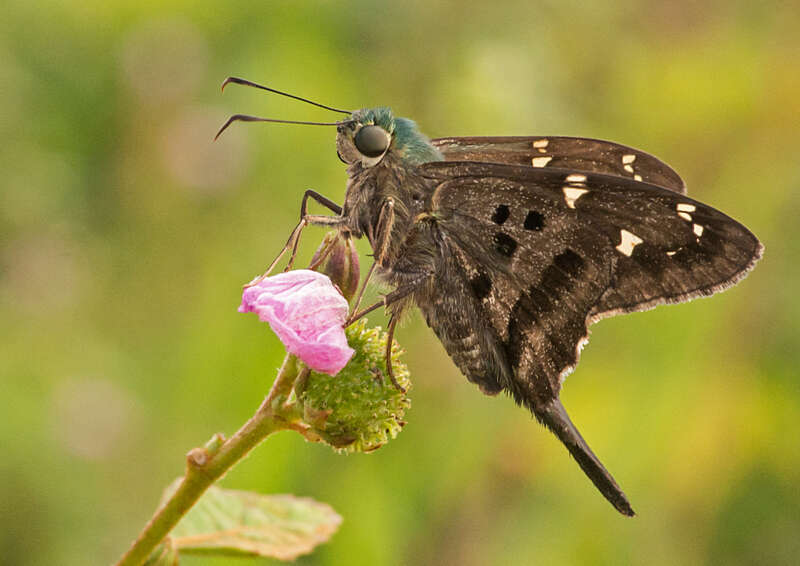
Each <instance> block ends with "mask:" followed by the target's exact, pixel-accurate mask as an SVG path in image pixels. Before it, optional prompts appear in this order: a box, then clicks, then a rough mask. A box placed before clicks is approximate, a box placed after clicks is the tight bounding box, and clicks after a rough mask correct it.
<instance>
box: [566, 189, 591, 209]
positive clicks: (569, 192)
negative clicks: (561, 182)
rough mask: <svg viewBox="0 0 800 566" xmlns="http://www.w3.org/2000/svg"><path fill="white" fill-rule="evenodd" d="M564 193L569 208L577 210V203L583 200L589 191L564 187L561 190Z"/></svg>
mask: <svg viewBox="0 0 800 566" xmlns="http://www.w3.org/2000/svg"><path fill="white" fill-rule="evenodd" d="M561 190H562V191H564V201H565V202H566V203H567V206H568V207H570V208H575V201H576V200H578V199H579V198H581V196H583V195H584V194H585V193H588V192H589V190H588V189H578V188H575V187H564V188H563V189H561Z"/></svg>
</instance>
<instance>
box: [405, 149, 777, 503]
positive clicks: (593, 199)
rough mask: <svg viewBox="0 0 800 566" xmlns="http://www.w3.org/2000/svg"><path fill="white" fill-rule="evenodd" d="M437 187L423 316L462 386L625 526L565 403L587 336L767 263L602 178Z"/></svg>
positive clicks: (678, 203)
mask: <svg viewBox="0 0 800 566" xmlns="http://www.w3.org/2000/svg"><path fill="white" fill-rule="evenodd" d="M420 173H421V174H422V175H423V176H425V177H427V178H428V179H430V180H431V181H433V185H434V186H435V187H436V188H435V189H434V191H433V194H432V197H431V205H430V206H431V216H432V218H433V219H434V222H435V225H436V230H437V232H438V239H439V250H440V257H441V260H440V264H441V265H439V266H438V268H437V273H436V275H435V276H434V277H435V281H434V283H433V284H432V289H434V290H433V291H432V292H431V293H430V296H429V297H426V298H425V299H424V300H422V301H421V302H420V303H419V306H420V308H421V309H422V311H423V312H424V313H425V315H426V320H427V321H428V324H429V325H430V326H431V327H432V328H433V329H434V330H435V331H436V333H437V335H439V337H440V338H441V340H442V342H443V344H444V346H445V349H446V350H447V351H448V353H449V354H450V355H451V356H452V357H453V359H454V360H455V362H456V364H457V365H458V366H459V368H460V369H461V370H462V372H463V373H464V374H465V375H466V376H467V377H468V379H470V381H473V382H476V383H478V384H479V385H481V388H482V389H483V390H484V391H485V392H489V393H496V392H497V391H498V390H500V389H505V390H507V391H508V392H509V393H511V395H512V396H513V397H514V398H515V400H516V401H517V402H518V403H521V404H524V405H526V406H527V407H528V408H529V409H530V410H531V411H532V412H533V414H534V415H535V416H536V417H537V418H538V419H539V420H540V421H541V422H543V423H544V424H545V425H547V426H548V428H550V429H551V430H552V431H553V432H554V433H555V434H556V435H557V436H558V437H559V439H560V440H561V441H562V442H563V443H564V444H565V446H566V447H567V448H568V449H569V450H570V452H571V453H572V455H573V456H574V457H575V459H576V460H577V461H578V463H579V464H580V466H581V467H582V468H583V470H584V471H585V472H586V474H587V475H588V476H589V477H590V478H591V479H592V481H593V482H594V483H595V485H596V486H597V487H598V488H599V489H600V491H601V492H602V493H603V494H604V495H605V496H606V497H607V498H608V499H609V500H610V501H611V502H612V503H613V504H614V505H615V506H616V507H617V509H619V510H620V511H621V512H623V513H625V514H633V511H632V509H631V508H630V505H629V504H628V502H627V499H626V498H625V495H624V494H623V493H622V491H621V490H620V489H619V486H618V485H617V484H616V482H615V481H614V479H613V478H612V477H611V475H610V474H609V473H608V471H607V470H606V469H605V468H604V467H603V465H602V464H601V463H600V461H599V460H598V459H597V457H596V456H595V455H594V454H593V453H592V451H591V450H590V449H589V447H588V445H587V444H586V443H585V441H584V440H583V438H582V437H581V435H580V433H579V432H578V431H577V429H576V428H575V426H574V425H573V424H572V422H571V421H570V420H569V417H568V416H567V413H566V411H565V410H564V407H563V406H562V405H561V403H560V401H559V398H558V397H559V392H560V388H561V383H562V381H563V379H564V377H565V376H566V375H567V374H568V373H569V372H570V371H571V370H572V369H573V368H574V367H575V365H576V364H577V362H578V357H579V352H580V348H581V347H582V345H583V344H584V343H585V341H586V340H587V337H588V325H589V324H591V323H592V322H595V321H596V320H599V319H600V318H603V317H606V316H611V315H613V314H618V313H621V312H630V311H633V310H642V309H646V308H651V307H653V306H655V305H657V304H661V303H667V302H680V301H685V300H689V299H691V298H694V297H696V296H699V295H703V294H712V293H714V292H716V291H718V290H721V289H723V288H725V287H726V286H728V285H730V284H732V283H734V282H735V281H737V280H738V279H739V278H741V277H742V276H743V275H744V274H745V273H746V272H747V271H748V270H749V269H751V268H752V266H753V264H754V263H755V261H756V260H757V259H758V257H759V256H760V253H761V245H760V244H759V242H758V240H757V239H756V238H755V236H753V235H752V234H751V233H750V232H749V231H748V230H747V229H746V228H745V227H744V226H742V225H741V224H739V223H738V222H736V221H735V220H732V219H731V218H729V217H727V216H725V215H724V214H722V213H721V212H719V211H717V210H715V209H713V208H711V207H709V206H706V205H704V204H702V203H699V202H697V201H694V200H691V199H689V198H688V197H686V196H684V195H682V194H679V193H677V192H675V191H671V190H668V189H665V188H663V187H658V186H655V185H650V184H647V183H642V182H638V181H632V180H629V179H624V178H620V177H613V176H609V175H603V174H596V173H592V174H589V173H574V172H571V171H565V170H560V169H549V170H548V169H534V168H529V167H518V166H511V165H503V164H496V163H470V162H460V163H459V162H441V163H429V164H426V165H423V166H421V167H420Z"/></svg>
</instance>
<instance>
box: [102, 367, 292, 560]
mask: <svg viewBox="0 0 800 566" xmlns="http://www.w3.org/2000/svg"><path fill="white" fill-rule="evenodd" d="M297 373H298V372H297V364H296V361H295V358H294V356H292V355H289V354H287V355H286V358H285V359H284V360H283V365H282V366H281V369H280V370H279V371H278V376H277V377H276V378H275V382H274V383H273V384H272V389H271V390H270V392H269V395H267V397H266V399H264V402H263V403H262V404H261V406H260V407H259V408H258V410H257V411H256V413H255V415H253V416H252V418H250V420H248V421H247V422H246V423H245V424H244V426H242V428H240V429H239V430H238V431H237V432H236V434H234V435H233V436H232V437H231V438H229V439H228V440H226V441H225V442H224V443H223V444H222V446H220V447H219V450H218V451H217V452H215V453H209V451H208V450H207V449H206V448H194V449H193V450H191V451H190V452H189V453H188V454H187V456H186V475H184V477H183V479H182V480H181V482H180V484H178V487H177V489H176V490H175V492H174V493H173V494H172V495H171V496H170V497H169V499H167V500H166V501H165V502H164V503H163V504H162V505H161V506H160V507H159V509H158V510H157V511H156V513H155V515H153V517H152V518H151V519H150V521H149V522H148V523H147V525H145V527H144V529H143V530H142V532H141V533H140V534H139V536H138V538H137V539H136V540H135V541H134V543H133V545H132V546H131V547H130V548H129V549H128V551H127V552H126V553H125V554H124V555H123V557H122V558H120V560H119V562H117V563H116V566H139V565H140V564H142V563H143V562H144V561H145V560H146V559H147V558H148V557H149V556H150V553H151V552H152V551H153V549H154V548H155V547H156V546H157V545H158V544H159V543H160V542H161V541H162V540H163V539H164V537H165V536H167V534H168V533H169V532H170V531H171V530H172V528H173V527H174V526H175V525H176V524H177V523H178V521H179V520H180V519H181V517H183V516H184V515H185V514H186V512H187V511H189V509H191V507H192V506H193V505H194V504H195V503H196V502H197V500H198V499H200V496H201V495H203V493H205V491H206V490H207V489H208V488H209V487H210V486H211V485H212V484H213V483H214V482H215V481H216V480H218V479H219V478H220V477H222V476H223V475H224V474H225V473H226V472H227V471H228V470H229V469H230V468H232V467H233V466H234V464H236V462H238V461H239V460H241V459H242V458H243V457H244V456H245V455H246V454H247V453H248V452H249V451H250V450H252V449H253V448H254V447H255V446H256V445H258V444H259V443H260V442H261V441H262V440H264V438H266V437H267V436H268V435H270V434H271V433H273V432H275V431H278V430H283V429H288V428H294V426H295V425H294V423H292V422H291V421H292V420H293V417H292V416H291V414H292V410H291V409H292V407H291V405H289V404H287V403H286V400H287V398H288V396H289V393H290V392H291V390H292V384H293V383H294V381H295V379H296V378H297Z"/></svg>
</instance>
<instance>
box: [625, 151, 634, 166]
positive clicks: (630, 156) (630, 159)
mask: <svg viewBox="0 0 800 566" xmlns="http://www.w3.org/2000/svg"><path fill="white" fill-rule="evenodd" d="M634 161H636V156H635V155H633V154H632V153H629V154H627V155H623V156H622V163H623V165H627V164H628V163H633V162H634Z"/></svg>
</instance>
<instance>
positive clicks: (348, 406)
mask: <svg viewBox="0 0 800 566" xmlns="http://www.w3.org/2000/svg"><path fill="white" fill-rule="evenodd" d="M346 333H347V341H348V343H349V344H350V347H352V348H353V349H354V350H355V351H356V353H355V355H354V356H353V358H352V359H351V360H350V361H349V362H348V364H347V365H346V366H345V367H344V369H342V370H341V371H340V372H339V373H338V374H337V375H336V376H330V375H326V374H323V373H316V372H312V373H311V374H310V375H309V376H308V379H307V380H305V382H304V383H303V384H302V385H301V387H300V391H297V395H298V399H299V401H300V403H301V405H302V407H303V420H304V422H305V423H306V424H308V425H309V426H310V430H311V432H313V435H306V437H307V438H309V437H313V436H318V437H319V438H320V440H322V441H323V442H325V443H327V444H329V445H330V446H332V447H334V448H335V449H336V450H338V451H340V452H371V451H373V450H377V449H378V448H380V447H381V446H383V445H384V444H386V443H387V442H388V441H389V440H390V439H392V438H394V437H396V436H397V434H398V433H399V432H400V430H401V429H402V428H403V426H404V425H405V422H404V421H403V416H404V415H405V412H406V409H408V408H409V407H410V406H411V401H410V400H409V398H408V397H407V396H406V394H405V393H403V392H401V391H399V390H398V389H397V388H396V387H395V386H394V385H393V384H392V382H391V380H390V378H389V375H388V373H387V371H386V359H385V352H386V339H387V337H388V336H387V334H386V333H385V332H383V331H381V329H380V328H367V323H366V321H365V320H363V319H362V320H360V321H358V322H357V323H356V324H354V325H352V326H350V327H349V328H347V330H346ZM401 353H402V350H401V348H400V347H399V346H398V345H397V343H396V342H395V343H394V345H393V347H392V356H391V362H392V369H393V370H394V376H395V378H396V379H397V382H398V383H399V384H400V385H401V386H402V387H403V388H404V389H406V390H408V389H409V387H410V386H411V383H410V381H409V379H408V368H407V367H406V365H405V364H404V363H402V362H400V361H398V358H399V356H400V354H401Z"/></svg>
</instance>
